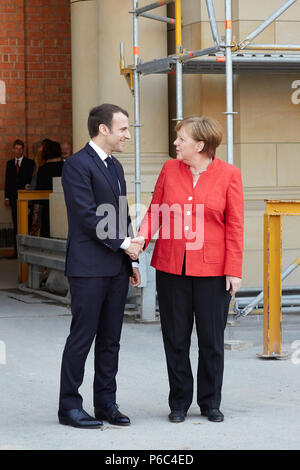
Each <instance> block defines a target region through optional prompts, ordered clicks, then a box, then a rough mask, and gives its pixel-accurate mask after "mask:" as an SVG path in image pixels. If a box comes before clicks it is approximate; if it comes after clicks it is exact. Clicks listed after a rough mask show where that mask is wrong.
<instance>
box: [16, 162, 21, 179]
mask: <svg viewBox="0 0 300 470" xmlns="http://www.w3.org/2000/svg"><path fill="white" fill-rule="evenodd" d="M19 171H20V164H19V160H16V174H17V176H18V174H19Z"/></svg>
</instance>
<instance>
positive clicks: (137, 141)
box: [133, 0, 141, 228]
mask: <svg viewBox="0 0 300 470" xmlns="http://www.w3.org/2000/svg"><path fill="white" fill-rule="evenodd" d="M137 8H138V0H133V10H136V9H137ZM139 46H140V45H139V22H138V15H137V14H136V13H134V14H133V59H134V149H135V205H136V228H138V227H139V225H140V223H141V117H140V74H139V73H138V72H137V66H138V64H139V60H140V47H139Z"/></svg>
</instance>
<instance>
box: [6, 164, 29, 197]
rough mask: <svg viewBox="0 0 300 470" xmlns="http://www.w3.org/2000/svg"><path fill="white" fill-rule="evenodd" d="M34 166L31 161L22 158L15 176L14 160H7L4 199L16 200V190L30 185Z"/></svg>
mask: <svg viewBox="0 0 300 470" xmlns="http://www.w3.org/2000/svg"><path fill="white" fill-rule="evenodd" d="M34 166H35V164H34V161H33V160H31V159H30V158H26V157H23V160H22V163H21V165H20V169H19V173H18V176H17V173H16V164H15V159H14V158H13V159H11V160H8V162H7V164H6V174H5V198H6V199H10V200H16V199H17V197H18V189H25V186H26V185H27V184H30V182H31V178H32V173H33V170H34Z"/></svg>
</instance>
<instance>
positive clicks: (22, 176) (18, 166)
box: [4, 139, 34, 258]
mask: <svg viewBox="0 0 300 470" xmlns="http://www.w3.org/2000/svg"><path fill="white" fill-rule="evenodd" d="M13 151H14V158H12V159H11V160H8V162H7V164H6V173H5V200H4V203H5V205H6V206H10V208H11V215H12V221H13V228H14V246H15V253H14V255H13V257H14V258H16V257H17V242H16V236H17V231H18V217H17V199H18V189H29V185H30V182H31V178H32V174H33V170H34V161H33V160H30V159H29V158H26V157H24V142H23V141H22V140H19V139H17V140H15V141H14V144H13Z"/></svg>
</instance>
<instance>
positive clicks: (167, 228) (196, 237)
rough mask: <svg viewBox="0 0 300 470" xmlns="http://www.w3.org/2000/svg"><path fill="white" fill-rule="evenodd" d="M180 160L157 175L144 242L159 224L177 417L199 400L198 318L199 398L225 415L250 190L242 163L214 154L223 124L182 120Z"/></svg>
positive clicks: (205, 409)
mask: <svg viewBox="0 0 300 470" xmlns="http://www.w3.org/2000/svg"><path fill="white" fill-rule="evenodd" d="M176 131H177V139H176V140H175V142H174V145H175V147H176V153H177V159H173V160H168V161H167V162H166V163H165V164H164V166H163V168H162V170H161V173H160V175H159V178H158V180H157V183H156V186H155V190H154V194H153V198H152V201H151V204H150V207H149V209H148V212H147V214H146V215H145V217H144V219H143V221H142V223H141V226H140V229H139V236H142V237H144V238H145V247H146V246H147V244H148V243H149V242H150V240H151V239H152V237H153V236H154V234H155V233H156V232H157V230H158V229H159V235H158V240H157V242H156V245H155V249H154V253H153V257H152V261H151V265H152V266H153V267H154V268H156V270H157V271H156V280H157V293H158V301H159V310H160V318H161V327H162V334H163V341H164V348H165V353H166V359H167V368H168V376H169V384H170V393H169V406H170V409H171V413H170V414H169V420H170V421H171V422H174V423H175V422H176V423H178V422H182V421H184V419H185V416H186V413H187V410H188V408H189V407H190V405H191V403H192V399H193V376H192V371H191V365H190V358H189V351H190V342H191V333H192V329H193V323H194V318H195V322H196V331H197V335H198V346H199V357H198V372H197V403H198V405H199V407H200V410H201V414H202V415H204V416H206V417H207V418H208V419H209V420H210V421H214V422H220V421H223V420H224V415H223V413H222V412H221V411H220V409H219V408H220V402H221V388H222V381H223V368H224V329H225V326H226V321H227V315H228V308H229V303H230V299H231V295H233V294H234V293H235V292H236V291H237V290H238V289H239V288H240V285H241V278H242V252H243V220H244V207H243V189H242V180H241V173H240V170H239V169H238V168H236V167H235V166H233V165H231V164H228V163H226V162H223V161H222V160H219V159H218V158H216V157H215V151H216V148H217V147H218V146H219V145H220V143H221V140H222V130H221V126H220V124H219V123H218V122H217V121H215V120H214V119H211V118H209V117H203V116H202V117H189V118H185V119H183V121H181V122H179V123H178V124H177V126H176Z"/></svg>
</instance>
